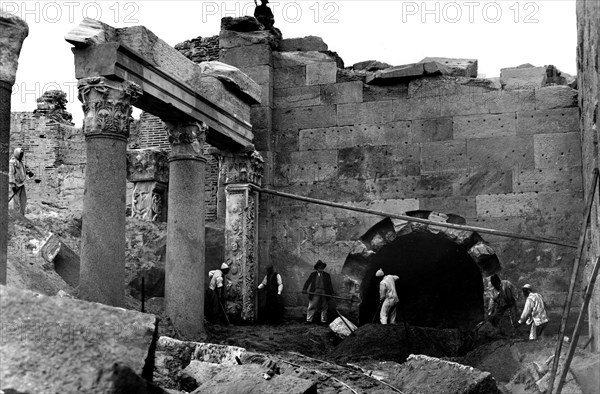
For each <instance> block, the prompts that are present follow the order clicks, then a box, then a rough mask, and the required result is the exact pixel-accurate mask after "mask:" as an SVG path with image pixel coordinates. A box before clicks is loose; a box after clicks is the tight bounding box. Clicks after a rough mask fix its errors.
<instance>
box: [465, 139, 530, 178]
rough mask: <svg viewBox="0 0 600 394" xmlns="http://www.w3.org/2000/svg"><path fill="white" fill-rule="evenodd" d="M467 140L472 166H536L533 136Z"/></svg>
mask: <svg viewBox="0 0 600 394" xmlns="http://www.w3.org/2000/svg"><path fill="white" fill-rule="evenodd" d="M466 142H467V155H468V163H469V164H470V166H471V167H490V166H492V165H493V166H496V167H497V168H500V169H502V170H512V169H514V168H519V169H532V168H534V165H535V164H534V163H535V161H534V149H533V137H532V136H506V137H488V138H473V139H469V140H466Z"/></svg>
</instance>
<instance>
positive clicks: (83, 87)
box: [77, 77, 142, 306]
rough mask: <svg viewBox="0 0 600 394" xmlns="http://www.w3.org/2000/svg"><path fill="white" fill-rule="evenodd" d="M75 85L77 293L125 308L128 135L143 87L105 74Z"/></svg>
mask: <svg viewBox="0 0 600 394" xmlns="http://www.w3.org/2000/svg"><path fill="white" fill-rule="evenodd" d="M77 87H78V89H79V100H80V101H81V102H82V104H83V105H82V107H83V112H84V119H83V133H84V135H85V142H86V144H85V145H86V155H87V168H86V174H85V193H84V197H83V224H82V230H81V271H80V275H79V277H80V278H79V287H78V296H79V297H80V298H83V299H86V300H89V301H95V302H100V303H103V304H108V305H113V306H123V305H124V297H125V289H124V283H123V278H124V276H125V207H126V191H125V189H126V182H125V179H126V175H127V165H126V154H127V138H128V137H129V125H130V123H131V120H132V118H131V103H132V102H133V101H134V100H135V99H136V98H137V97H138V96H140V95H141V93H142V91H141V88H140V87H139V86H137V85H136V84H134V83H131V82H123V83H121V82H115V81H112V80H108V79H106V78H103V77H89V78H83V79H80V80H79V82H78V84H77Z"/></svg>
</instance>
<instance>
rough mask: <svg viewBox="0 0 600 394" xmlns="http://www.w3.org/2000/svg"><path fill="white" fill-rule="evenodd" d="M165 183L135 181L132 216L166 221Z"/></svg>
mask: <svg viewBox="0 0 600 394" xmlns="http://www.w3.org/2000/svg"><path fill="white" fill-rule="evenodd" d="M165 190H166V187H165V185H163V184H161V183H158V182H152V181H150V182H135V183H134V186H133V191H132V192H131V217H133V218H136V219H141V220H148V221H153V222H154V221H164V217H165V212H164V210H165V203H166V196H165Z"/></svg>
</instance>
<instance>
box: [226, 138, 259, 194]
mask: <svg viewBox="0 0 600 394" xmlns="http://www.w3.org/2000/svg"><path fill="white" fill-rule="evenodd" d="M263 166H264V160H263V158H262V156H261V155H260V153H258V152H257V151H256V150H254V147H253V146H252V147H249V148H248V149H246V150H245V151H244V152H241V153H231V152H227V153H221V154H220V155H219V168H220V171H221V179H224V182H225V184H226V185H229V184H236V183H251V184H253V185H256V186H260V185H261V183H262V177H263Z"/></svg>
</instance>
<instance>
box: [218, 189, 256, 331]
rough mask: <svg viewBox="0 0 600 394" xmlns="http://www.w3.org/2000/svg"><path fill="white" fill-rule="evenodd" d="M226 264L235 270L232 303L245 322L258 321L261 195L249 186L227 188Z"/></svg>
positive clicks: (233, 272) (230, 296) (230, 295)
mask: <svg viewBox="0 0 600 394" xmlns="http://www.w3.org/2000/svg"><path fill="white" fill-rule="evenodd" d="M226 199H227V211H226V215H225V245H226V248H225V261H226V262H227V263H228V264H229V265H230V267H231V281H232V288H231V291H230V294H229V300H230V302H233V303H234V304H236V307H235V308H234V309H235V310H237V311H240V316H239V317H240V318H241V319H243V320H245V321H255V320H256V294H255V291H254V289H255V287H256V276H257V275H258V266H257V254H256V252H257V245H256V242H257V236H256V232H257V226H256V215H257V206H258V194H257V193H256V192H255V191H253V190H252V188H251V187H250V185H249V184H244V185H229V186H227V188H226Z"/></svg>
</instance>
